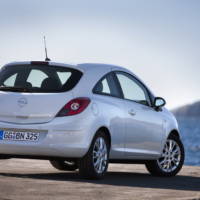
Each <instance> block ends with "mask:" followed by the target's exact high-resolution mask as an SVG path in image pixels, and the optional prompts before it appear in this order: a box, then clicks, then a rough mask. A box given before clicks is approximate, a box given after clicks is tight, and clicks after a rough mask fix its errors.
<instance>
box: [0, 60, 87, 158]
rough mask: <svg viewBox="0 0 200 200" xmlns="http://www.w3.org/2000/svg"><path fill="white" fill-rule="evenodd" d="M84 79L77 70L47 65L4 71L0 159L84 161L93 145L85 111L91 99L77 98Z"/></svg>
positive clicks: (0, 82)
mask: <svg viewBox="0 0 200 200" xmlns="http://www.w3.org/2000/svg"><path fill="white" fill-rule="evenodd" d="M82 76H83V71H81V69H78V68H76V66H67V65H61V64H56V63H49V62H23V63H12V64H8V65H6V66H4V67H3V68H2V69H1V71H0V105H1V106H0V154H1V155H7V156H11V157H15V156H16V157H17V156H19V157H20V156H25V157H31V156H33V157H34V156H37V157H40V156H41V157H45V156H47V157H48V156H50V157H82V156H83V155H84V154H85V153H86V151H87V149H88V146H89V142H88V137H89V136H88V135H87V133H89V132H90V130H88V129H89V126H88V125H87V118H88V117H90V115H89V114H88V113H89V110H88V109H86V108H87V107H88V106H89V104H90V99H89V98H87V97H84V98H76V97H74V95H73V89H74V88H75V87H76V85H77V84H78V83H79V81H80V79H81V78H82ZM83 111H84V112H83ZM77 114H78V115H77ZM83 121H84V123H83ZM88 121H89V119H88Z"/></svg>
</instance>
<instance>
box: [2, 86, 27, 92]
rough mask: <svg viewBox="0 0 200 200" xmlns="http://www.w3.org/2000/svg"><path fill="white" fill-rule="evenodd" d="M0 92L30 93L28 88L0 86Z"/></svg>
mask: <svg viewBox="0 0 200 200" xmlns="http://www.w3.org/2000/svg"><path fill="white" fill-rule="evenodd" d="M0 90H2V91H12V92H30V90H29V89H28V88H20V87H8V86H0Z"/></svg>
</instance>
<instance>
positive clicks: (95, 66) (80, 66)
mask: <svg viewBox="0 0 200 200" xmlns="http://www.w3.org/2000/svg"><path fill="white" fill-rule="evenodd" d="M32 62H35V63H37V62H38V64H40V63H48V64H49V65H52V66H53V65H54V66H62V67H72V68H75V69H79V70H81V71H88V70H91V69H98V70H99V68H103V69H104V70H105V69H107V70H108V71H109V70H111V69H113V68H114V69H116V70H120V71H127V69H125V68H124V67H121V66H117V65H112V64H104V63H80V64H67V63H61V62H52V61H48V62H46V61H17V62H11V63H8V64H6V65H29V64H31V63H32Z"/></svg>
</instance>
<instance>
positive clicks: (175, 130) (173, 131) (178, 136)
mask: <svg viewBox="0 0 200 200" xmlns="http://www.w3.org/2000/svg"><path fill="white" fill-rule="evenodd" d="M171 135H174V136H176V137H177V138H180V133H179V131H178V130H177V129H173V130H171V131H170V132H169V134H168V137H167V138H169V137H170V136H171Z"/></svg>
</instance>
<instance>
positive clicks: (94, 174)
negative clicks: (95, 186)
mask: <svg viewBox="0 0 200 200" xmlns="http://www.w3.org/2000/svg"><path fill="white" fill-rule="evenodd" d="M109 151H110V145H109V140H108V137H107V136H106V134H105V133H104V132H102V131H98V132H97V133H96V135H95V137H94V139H93V141H92V143H91V146H90V148H89V150H88V152H87V154H86V155H85V156H84V157H83V158H81V159H80V160H79V173H80V175H81V176H82V177H83V178H86V179H102V178H103V177H104V175H105V173H106V171H107V168H108V163H109Z"/></svg>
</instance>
